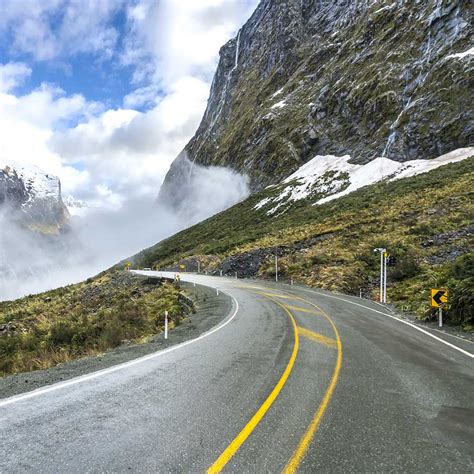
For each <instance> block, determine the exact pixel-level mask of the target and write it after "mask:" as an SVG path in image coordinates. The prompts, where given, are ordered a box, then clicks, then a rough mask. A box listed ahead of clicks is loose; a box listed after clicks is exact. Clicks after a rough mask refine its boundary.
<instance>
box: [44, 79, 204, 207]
mask: <svg viewBox="0 0 474 474" xmlns="http://www.w3.org/2000/svg"><path fill="white" fill-rule="evenodd" d="M207 89H208V87H207V84H205V83H203V82H202V81H199V80H198V79H195V78H192V77H186V78H182V79H181V80H179V81H178V82H177V83H176V84H175V86H174V88H173V90H172V91H170V93H169V94H168V95H167V96H166V97H164V98H163V99H162V100H161V101H160V102H159V103H158V104H157V106H156V107H155V108H153V109H151V110H149V111H147V112H137V111H134V110H129V109H128V110H127V109H118V110H109V111H107V112H105V113H103V114H102V115H100V116H99V117H96V118H93V119H91V120H89V121H88V122H86V123H82V124H80V125H78V126H77V127H75V128H73V129H70V130H67V131H65V132H57V133H55V134H54V135H53V136H52V137H51V140H50V145H51V148H52V149H53V150H54V151H55V152H56V153H58V154H59V155H61V157H62V158H63V160H64V161H65V162H69V163H75V162H79V161H80V162H81V163H84V164H85V166H86V168H87V169H88V170H89V172H90V173H91V175H92V176H93V177H94V180H95V181H96V182H97V183H103V182H108V183H110V184H109V185H108V186H109V187H110V188H111V189H113V190H114V192H118V193H121V194H125V195H129V196H136V195H143V194H148V195H149V196H150V199H152V197H153V196H155V195H156V194H157V193H158V189H159V185H160V183H161V181H162V180H163V178H164V176H165V174H166V172H167V170H168V168H169V165H170V164H171V162H172V160H173V159H174V158H175V157H176V155H177V154H178V153H179V152H180V151H181V149H182V148H183V147H184V146H185V145H186V143H187V141H188V139H189V137H190V136H191V135H192V133H193V132H194V130H195V129H196V127H197V126H198V124H199V121H200V119H201V111H202V109H203V108H204V106H205V103H206V99H207Z"/></svg>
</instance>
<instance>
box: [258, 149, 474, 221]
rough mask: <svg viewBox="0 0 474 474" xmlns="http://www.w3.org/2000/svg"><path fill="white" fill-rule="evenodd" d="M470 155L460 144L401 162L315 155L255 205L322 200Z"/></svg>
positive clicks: (280, 206) (279, 205) (282, 205)
mask: <svg viewBox="0 0 474 474" xmlns="http://www.w3.org/2000/svg"><path fill="white" fill-rule="evenodd" d="M471 156H474V147H467V148H459V149H457V150H454V151H451V152H450V153H446V154H444V155H441V156H439V157H437V158H434V159H432V160H410V161H405V162H402V163H401V162H398V161H393V160H390V159H389V158H383V157H380V158H376V159H374V160H372V161H370V162H369V163H367V164H365V165H358V164H353V163H350V162H349V161H350V159H351V157H350V156H349V155H344V156H334V155H325V156H322V155H318V156H315V157H314V158H313V159H312V160H311V161H309V162H308V163H306V164H304V165H303V166H302V167H301V168H299V169H298V170H297V171H296V172H295V173H293V174H291V175H290V176H288V178H286V179H285V180H283V181H282V182H281V183H280V184H278V185H274V186H270V187H269V188H270V189H271V188H275V189H276V190H277V192H278V194H277V195H275V196H272V197H267V198H265V199H263V200H262V201H260V202H259V203H258V204H257V205H256V206H255V207H254V208H255V209H260V208H263V207H267V206H271V207H270V209H269V210H268V211H267V214H268V215H272V214H275V213H276V212H277V211H278V210H282V211H284V210H285V209H286V208H287V206H288V205H289V204H291V203H293V202H296V201H299V200H301V199H314V201H315V202H314V204H322V203H325V202H328V201H331V200H333V199H337V198H339V197H341V196H345V195H346V194H349V193H351V192H353V191H355V190H356V189H359V188H362V187H363V186H368V185H370V184H374V183H376V182H378V181H382V180H386V181H394V180H397V179H402V178H408V177H409V176H415V175H417V174H421V173H426V172H428V171H431V170H433V169H435V168H438V167H440V166H444V165H447V164H449V163H455V162H458V161H462V160H464V159H466V158H469V157H471Z"/></svg>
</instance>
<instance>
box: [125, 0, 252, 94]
mask: <svg viewBox="0 0 474 474" xmlns="http://www.w3.org/2000/svg"><path fill="white" fill-rule="evenodd" d="M257 3H258V2H257V1H256V0H249V1H228V0H201V1H199V2H194V1H187V2H186V1H184V2H176V1H174V0H162V1H160V2H156V1H154V0H140V1H139V2H138V3H137V4H135V5H133V6H131V7H129V8H128V11H127V18H128V22H129V25H130V33H129V35H128V36H127V38H126V41H125V50H124V52H123V54H122V61H123V62H124V63H125V64H132V65H134V66H135V67H136V71H135V74H134V79H135V81H136V82H137V83H140V82H143V81H146V80H149V81H151V82H161V83H162V84H164V87H165V88H166V86H167V84H169V83H172V82H173V81H174V80H176V79H178V78H180V77H183V76H189V75H191V76H194V77H198V78H201V79H202V80H206V81H208V82H210V80H211V78H212V74H213V72H214V69H215V65H216V63H217V59H218V53H219V49H220V47H221V46H222V45H223V44H224V43H225V42H226V41H228V40H229V39H230V38H231V36H232V35H233V34H235V32H236V30H237V29H238V28H239V27H240V25H241V24H242V22H243V21H244V20H245V19H246V18H248V16H249V15H250V13H251V11H252V10H253V9H254V8H255V6H256V4H257Z"/></svg>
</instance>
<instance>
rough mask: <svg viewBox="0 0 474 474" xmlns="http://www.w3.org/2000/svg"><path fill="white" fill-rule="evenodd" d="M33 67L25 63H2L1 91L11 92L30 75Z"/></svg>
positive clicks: (0, 70) (0, 74)
mask: <svg viewBox="0 0 474 474" xmlns="http://www.w3.org/2000/svg"><path fill="white" fill-rule="evenodd" d="M30 74H31V68H29V67H28V66H27V65H26V64H25V63H15V62H9V63H7V64H0V92H9V91H11V90H12V89H14V88H15V87H17V86H19V85H20V84H22V83H23V81H24V80H25V79H26V78H27V77H28V76H30Z"/></svg>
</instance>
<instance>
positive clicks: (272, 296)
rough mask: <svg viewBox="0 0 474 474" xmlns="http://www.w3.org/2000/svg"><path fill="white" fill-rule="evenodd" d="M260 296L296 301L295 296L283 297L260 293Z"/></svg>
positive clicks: (276, 294)
mask: <svg viewBox="0 0 474 474" xmlns="http://www.w3.org/2000/svg"><path fill="white" fill-rule="evenodd" d="M258 294H259V295H263V296H268V297H269V298H281V299H284V300H294V299H295V297H294V296H288V295H282V294H280V293H260V292H258Z"/></svg>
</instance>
